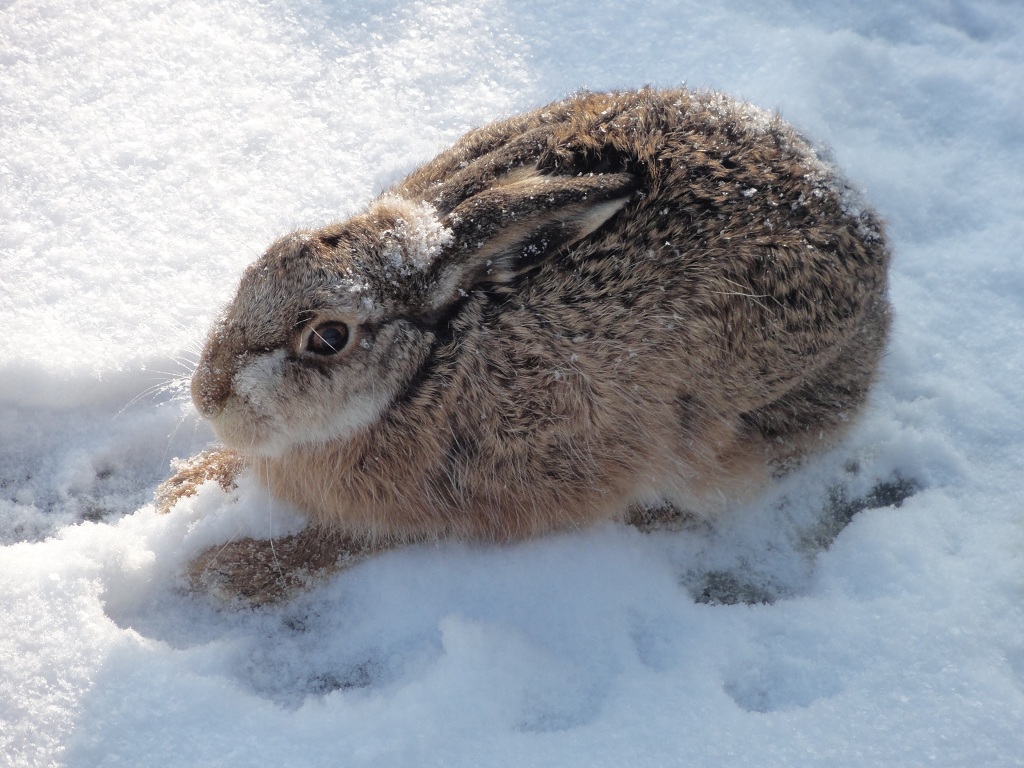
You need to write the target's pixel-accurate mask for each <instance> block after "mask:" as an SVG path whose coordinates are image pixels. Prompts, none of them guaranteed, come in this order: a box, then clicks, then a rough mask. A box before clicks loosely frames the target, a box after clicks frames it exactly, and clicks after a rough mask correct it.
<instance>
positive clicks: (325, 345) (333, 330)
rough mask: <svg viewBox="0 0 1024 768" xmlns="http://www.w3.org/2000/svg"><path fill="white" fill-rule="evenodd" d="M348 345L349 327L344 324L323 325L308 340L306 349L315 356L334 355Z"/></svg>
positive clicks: (315, 329)
mask: <svg viewBox="0 0 1024 768" xmlns="http://www.w3.org/2000/svg"><path fill="white" fill-rule="evenodd" d="M346 344H348V326H347V325H345V324H344V323H321V324H320V325H318V326H317V327H316V328H314V329H313V332H312V333H311V334H309V339H307V340H306V349H307V350H308V351H310V352H312V353H313V354H315V355H325V356H326V355H334V354H337V353H338V352H341V350H343V349H344V348H345V345H346Z"/></svg>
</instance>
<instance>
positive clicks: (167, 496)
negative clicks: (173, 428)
mask: <svg viewBox="0 0 1024 768" xmlns="http://www.w3.org/2000/svg"><path fill="white" fill-rule="evenodd" d="M244 466H245V464H244V462H243V461H242V457H241V456H240V455H238V454H237V453H235V452H234V451H229V450H227V449H226V448H221V449H219V450H214V451H203V452H202V453H199V454H196V455H195V456H193V457H192V458H190V459H185V460H183V461H175V462H174V464H173V468H174V475H173V476H172V477H170V478H169V479H167V480H165V481H164V482H162V483H161V484H160V485H159V486H157V489H156V494H155V496H154V499H153V502H154V504H155V505H156V509H157V512H160V513H161V514H163V513H165V512H168V511H169V510H170V509H171V507H173V506H174V505H175V504H176V503H177V501H178V499H181V498H183V497H185V496H193V495H195V493H196V491H197V490H198V489H199V486H201V485H202V484H203V483H205V482H206V481H207V480H216V481H217V482H218V483H220V487H221V488H223V489H224V490H225V491H229V490H231V489H232V488H234V487H235V478H236V477H237V476H238V474H239V473H240V472H241V471H242V469H243V468H244Z"/></svg>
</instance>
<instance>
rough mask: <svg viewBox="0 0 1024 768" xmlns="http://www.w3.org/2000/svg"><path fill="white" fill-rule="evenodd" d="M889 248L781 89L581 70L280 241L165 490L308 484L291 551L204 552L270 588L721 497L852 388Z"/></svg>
mask: <svg viewBox="0 0 1024 768" xmlns="http://www.w3.org/2000/svg"><path fill="white" fill-rule="evenodd" d="M888 261H889V251H888V248H887V246H886V242H885V238H884V235H883V231H882V226H881V224H880V222H879V221H878V219H877V218H876V217H875V215H874V214H873V213H872V212H871V211H870V209H868V208H867V207H865V206H864V205H862V204H861V203H859V202H858V200H857V198H856V196H855V195H854V194H853V193H852V192H851V191H850V189H849V187H848V186H847V185H846V183H845V182H844V181H843V180H842V178H841V177H840V176H839V175H838V174H837V173H836V172H835V170H834V169H833V168H831V167H830V166H829V165H828V164H827V163H826V162H824V161H823V160H822V159H821V158H820V157H819V155H818V154H817V153H816V152H815V150H814V149H812V147H811V146H810V145H809V144H808V143H807V141H805V140H804V139H803V138H801V137H800V136H799V135H798V134H797V133H796V132H794V130H793V129H792V128H791V127H789V126H788V125H787V124H786V123H784V122H783V121H782V120H781V119H779V118H778V117H776V116H773V115H771V114H769V113H766V112H764V111H762V110H760V109H756V108H754V107H751V106H749V105H746V104H742V103H739V102H737V101H734V100H731V99H729V98H728V97H726V96H723V95H721V94H718V93H696V92H691V91H687V90H683V89H677V90H654V89H644V90H639V91H628V92H616V93H581V94H578V95H575V96H573V97H571V98H568V99H565V100H563V101H559V102H555V103H553V104H549V105H548V106H545V107H542V108H541V109H538V110H535V111H533V112H530V113H528V114H524V115H520V116H516V117H512V118H509V119H506V120H501V121H498V122H496V123H493V124H490V125H487V126H484V127H482V128H479V129H477V130H474V131H471V132H470V133H468V134H466V135H465V136H463V137H462V138H461V139H459V140H458V141H457V142H456V143H455V145H454V146H453V147H452V148H451V149H448V150H446V151H444V152H442V153H441V154H440V155H438V156H437V157H436V158H434V159H433V160H431V161H430V162H429V163H427V164H426V165H424V166H422V167H420V168H418V169H416V170H415V171H413V172H412V173H411V174H410V175H409V176H408V177H407V178H406V179H404V180H403V181H401V182H399V183H398V184H396V185H394V186H393V187H392V188H391V189H389V190H387V191H386V192H385V193H384V194H382V195H381V196H380V197H379V198H377V199H376V200H374V201H373V202H372V203H371V204H370V205H369V206H368V207H367V208H366V210H365V212H363V213H360V214H358V215H356V216H353V217H352V218H350V219H348V220H347V221H342V222H338V223H335V224H330V225H328V226H325V227H323V228H321V229H318V230H309V231H300V232H296V233H293V234H290V235H287V236H286V237H284V238H282V239H280V240H278V241H277V242H276V243H274V244H273V245H271V246H270V248H269V250H268V251H267V252H266V254H264V255H263V256H262V257H261V258H260V259H258V260H257V261H256V262H255V263H254V264H253V265H251V266H250V267H249V268H248V269H247V270H246V271H245V274H244V275H243V277H242V280H241V284H240V286H239V288H238V292H237V295H236V297H235V298H234V300H233V302H232V303H231V304H230V306H229V307H228V309H227V310H226V312H225V313H224V316H223V318H222V319H221V320H220V321H219V322H218V323H217V324H216V325H215V327H214V328H213V330H212V331H211V333H210V335H209V338H208V341H207V342H206V348H205V350H204V352H203V354H202V358H201V360H200V362H199V364H198V367H197V369H196V371H195V374H194V377H193V380H192V397H193V400H194V402H195V405H196V407H197V408H198V410H199V412H200V413H201V414H202V415H203V416H204V417H205V418H207V419H209V421H210V422H211V424H212V425H213V428H214V430H215V431H216V434H217V435H218V437H219V438H220V440H221V441H222V442H223V444H224V448H222V449H219V450H215V451H212V452H209V453H204V454H201V455H200V456H198V457H196V458H195V459H193V460H192V461H190V462H187V463H185V464H183V465H181V466H180V467H179V472H178V474H177V475H176V476H175V477H174V478H172V479H171V480H169V481H168V482H167V483H166V484H165V485H164V486H163V487H162V488H161V490H160V491H159V494H158V496H159V503H160V504H161V505H162V506H164V507H167V506H169V505H170V504H171V503H173V501H174V500H175V499H176V498H178V497H180V496H182V495H186V494H188V493H191V492H193V491H194V489H195V487H196V486H197V485H198V484H199V483H200V482H202V481H204V480H206V479H209V478H217V479H220V480H221V482H222V483H224V484H228V483H230V482H231V479H232V478H233V477H234V475H235V474H236V473H238V472H239V471H241V470H243V469H245V470H248V471H251V472H254V473H255V474H256V475H257V476H258V478H259V479H260V481H261V482H262V483H263V484H264V485H265V486H266V488H267V489H268V491H269V492H270V493H271V494H273V495H274V496H276V497H279V498H281V499H284V500H287V501H288V502H291V503H292V504H294V505H295V506H297V507H298V508H299V509H300V510H302V511H304V512H305V513H306V514H307V515H308V517H309V522H310V526H309V528H308V530H307V531H305V532H304V533H302V534H299V535H298V536H294V537H290V538H288V539H284V540H279V541H276V542H275V545H276V546H275V548H274V550H273V552H271V550H270V549H269V545H268V543H267V542H258V541H252V540H246V541H244V542H235V543H233V544H232V545H229V547H228V548H226V549H225V548H217V549H216V550H211V551H210V552H209V553H207V554H206V555H203V556H201V557H200V558H199V559H198V560H197V561H196V562H195V563H194V564H193V573H192V575H193V581H194V582H204V583H205V584H206V587H207V588H213V589H220V590H221V591H222V592H223V593H225V594H239V595H244V596H247V597H249V598H251V599H256V600H262V599H269V598H272V597H275V596H278V595H279V594H281V593H282V592H283V591H287V590H288V589H289V588H290V587H291V586H292V585H294V584H296V583H299V582H300V581H301V578H300V575H301V574H303V573H305V572H307V571H317V570H321V569H325V568H326V569H330V568H332V567H335V566H336V565H337V564H338V563H339V562H340V560H343V559H344V556H345V555H346V554H347V555H349V556H352V555H359V554H365V553H366V552H370V551H373V550H374V549H376V548H379V547H383V546H390V545H393V544H395V543H401V542H408V541H415V540H423V539H433V538H438V537H458V538H461V539H469V540H476V541H512V540H518V539H523V538H526V537H531V536H536V535H538V534H543V533H545V532H548V531H553V530H560V529H570V528H575V527H578V526H582V525H586V524H589V523H593V522H596V521H600V520H608V519H625V518H627V517H628V516H630V515H637V514H639V515H640V516H641V517H642V516H643V514H642V512H638V510H643V509H650V508H656V507H659V506H661V507H665V506H671V507H674V508H676V509H679V510H685V511H686V512H688V513H691V514H697V515H707V514H711V513H713V512H714V511H715V510H716V509H718V508H720V507H721V506H722V505H723V504H726V503H728V500H730V499H735V498H741V497H743V496H745V495H748V494H749V493H750V492H751V491H752V490H754V489H756V488H757V487H758V486H759V485H760V484H761V483H763V482H764V481H765V480H766V479H767V478H768V477H770V475H771V474H772V473H773V472H775V471H778V470H779V469H780V468H784V467H785V466H788V465H790V464H791V463H792V462H793V461H795V460H796V459H798V458H799V457H800V456H801V455H803V454H805V453H807V452H808V451H811V450H814V449H817V448H819V447H820V446H825V445H828V444H830V443H831V442H833V441H835V440H836V439H837V437H839V436H840V435H841V434H842V432H843V430H844V428H845V427H846V426H847V425H848V424H849V423H850V421H851V419H852V417H853V416H854V415H855V414H856V413H857V412H858V409H859V408H860V407H861V406H862V404H863V403H864V401H865V397H866V394H867V392H868V390H869V387H870V386H871V384H872V382H873V380H874V379H875V377H876V373H877V369H878V364H879V360H880V357H881V355H882V353H883V349H884V346H885V343H886V337H887V331H888V328H889V316H890V309H889V303H888V300H887V296H886V294H887V277H886V274H887V266H888ZM339 559H340V560H339ZM218 585H219V586H218Z"/></svg>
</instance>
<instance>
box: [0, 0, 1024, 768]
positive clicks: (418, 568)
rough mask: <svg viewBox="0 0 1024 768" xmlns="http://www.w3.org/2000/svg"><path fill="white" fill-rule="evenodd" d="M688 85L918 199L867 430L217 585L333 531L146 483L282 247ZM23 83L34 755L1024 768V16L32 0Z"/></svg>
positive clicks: (12, 682) (15, 118)
mask: <svg viewBox="0 0 1024 768" xmlns="http://www.w3.org/2000/svg"><path fill="white" fill-rule="evenodd" d="M684 80H685V81H686V82H687V83H688V84H689V85H690V86H693V87H704V86H707V87H715V88H720V89H722V90H725V91H728V92H731V93H734V94H737V95H740V96H742V97H744V98H748V99H750V100H751V101H753V102H755V103H757V104H759V105H761V106H763V107H767V108H769V109H778V110H780V112H781V113H782V114H783V116H785V117H786V118H787V119H789V120H791V121H792V122H794V123H795V124H796V125H798V126H799V127H800V128H801V129H802V130H804V131H806V132H807V133H808V134H809V135H811V136H813V137H814V138H816V139H820V140H823V141H825V142H827V143H828V144H830V145H831V147H832V149H833V153H834V155H835V158H836V161H837V163H838V164H839V166H840V167H842V168H843V169H844V171H845V172H846V173H847V175H848V176H849V177H850V178H851V179H852V180H854V181H855V182H856V183H858V184H859V185H861V186H862V187H864V190H865V193H866V199H868V200H870V201H871V202H872V203H873V204H874V205H875V206H876V207H877V208H878V209H879V211H880V212H881V213H882V214H883V215H884V216H885V217H886V218H887V219H888V221H889V231H890V235H891V237H892V240H893V244H894V247H895V252H896V261H895V264H894V267H893V274H892V296H893V301H894V304H895V306H896V310H897V319H896V325H895V329H894V337H893V344H892V348H891V351H890V353H889V355H888V357H887V360H886V364H885V371H884V376H883V379H882V381H881V383H880V385H879V387H878V389H877V391H876V393H875V397H874V399H873V401H872V407H871V409H870V411H869V412H868V413H867V414H866V416H865V417H864V418H863V419H862V420H861V421H860V422H859V424H858V426H857V427H856V429H855V430H854V432H853V433H852V434H851V436H850V438H849V439H848V440H847V441H846V443H845V444H844V445H843V446H841V447H840V448H839V449H837V450H836V451H833V452H832V453H829V454H827V455H825V456H822V457H820V458H819V459H818V460H816V461H814V462H812V463H811V464H810V465H809V466H807V467H805V468H803V469H801V470H800V471H799V472H797V473H795V474H794V475H792V476H790V477H787V478H785V479H784V480H783V481H782V482H780V483H779V484H778V485H777V486H776V487H774V488H772V489H771V490H770V491H769V493H768V494H767V495H766V496H765V498H763V499H760V500H758V501H757V502H755V503H752V504H751V505H750V506H749V507H747V508H745V509H740V510H736V511H734V512H730V513H728V514H726V515H725V516H723V517H722V518H721V519H719V520H717V521H716V522H715V523H714V524H713V525H709V526H707V527H698V528H695V529H693V530H687V531H682V532H676V533H671V532H659V533H653V534H641V533H639V532H637V531H635V530H633V529H630V528H625V527H620V526H605V527H601V528H598V529H595V530H588V531H581V532H578V533H574V534H566V535H561V536H554V537H551V538H548V539H544V540H541V541H536V542H531V543H528V544H524V545H521V546H516V547H504V548H491V547H470V546H465V545H460V544H456V543H452V544H446V545H443V546H422V547H416V548H411V549H407V550H404V551H399V552H393V553H389V554H387V555H385V556H382V557H379V558H376V559H374V560H371V561H369V562H367V563H365V564H363V565H361V566H358V567H356V568H355V569H353V570H350V571H348V572H346V573H343V574H339V575H338V576H336V577H334V578H333V579H331V580H330V581H329V583H327V584H325V585H323V586H321V587H319V588H317V589H315V590H313V591H311V592H309V593H308V594H305V595H303V596H301V597H300V598H298V599H296V600H295V601H293V602H291V603H288V604H286V605H282V606H280V607H277V608H274V609H270V610H265V611H261V612H248V611H232V610H223V609H220V608H218V607H217V606H215V605H213V604H211V603H210V602H207V601H206V600H204V599H201V598H196V597H193V596H189V595H187V594H184V593H183V592H181V591H180V586H181V579H180V575H179V574H180V572H181V569H182V567H183V566H184V564H185V563H186V562H187V561H188V560H189V558H191V557H192V556H194V555H195V554H196V553H197V552H199V551H200V550H202V549H204V548H205V547H208V546H212V545H214V544H217V543H219V542H224V541H228V540H229V539H231V538H232V537H236V536H241V535H258V536H266V535H268V533H269V532H270V531H271V530H273V531H274V532H275V534H276V533H282V532H285V531H287V530H290V529H293V528H294V526H295V525H296V518H295V516H294V515H293V514H292V513H291V512H289V510H286V509H284V508H283V507H282V505H280V504H275V503H273V502H272V501H269V500H267V499H266V498H265V496H264V494H262V493H261V492H260V491H259V489H258V488H255V487H252V486H249V485H243V487H241V488H240V489H239V490H238V491H237V492H236V493H235V494H233V495H231V496H228V495H225V494H224V493H223V492H222V491H220V490H219V488H216V487H204V488H203V490H202V492H201V493H200V494H199V495H198V496H197V497H195V498H194V499H191V500H188V501H186V502H183V503H181V504H179V505H178V507H177V508H176V509H175V510H174V512H173V513H171V514H170V515H166V516H159V515H157V514H156V513H155V512H154V511H153V509H152V507H151V506H150V505H149V503H148V502H149V500H150V498H151V494H152V490H153V488H154V487H155V486H156V484H157V483H158V482H159V481H160V480H161V479H162V478H163V477H165V476H166V475H167V473H168V472H169V462H170V460H171V458H173V457H176V456H177V457H183V456H188V455H190V454H192V453H195V452H196V451H198V450H201V449H202V448H203V447H205V446H207V445H208V444H209V442H210V441H211V439H212V438H211V435H210V432H209V429H208V428H207V427H206V426H205V425H203V424H202V423H200V422H197V420H196V419H195V416H194V413H193V411H192V410H191V408H190V407H189V406H188V404H187V402H186V401H185V399H184V398H183V395H184V393H185V392H186V391H187V390H186V389H184V388H182V386H181V384H180V380H181V377H183V376H184V375H185V374H186V373H187V369H188V365H189V364H190V363H189V361H193V362H194V360H195V352H196V350H197V348H198V346H199V344H200V343H201V341H202V339H203V337H204V334H205V332H206V329H207V328H208V326H209V323H210V321H211V320H212V319H213V318H214V317H215V316H216V315H217V314H218V311H219V307H220V306H221V305H222V304H223V302H224V301H226V300H227V299H228V298H229V297H230V296H231V294H232V292H233V288H234V284H235V281H236V280H237V278H238V276H239V275H240V272H241V270H242V268H243V267H244V266H245V265H246V264H247V263H248V262H250V261H251V260H252V259H254V258H255V257H256V255H258V254H259V253H260V252H261V251H262V250H263V248H264V247H265V246H266V245H267V244H269V243H270V242H271V241H272V240H273V239H275V238H276V237H278V236H280V235H281V234H283V233H285V232H288V231H290V230H293V229H295V228H297V227H304V226H317V225H320V224H323V223H326V222H328V221H330V220H332V219H336V218H340V217H343V216H345V215H348V214H350V213H353V212H355V211H357V210H359V209H360V208H361V207H362V206H363V205H365V204H366V203H367V202H368V201H369V200H371V199H372V198H373V197H374V196H375V195H377V194H378V193H379V192H380V191H381V190H382V189H383V188H385V187H386V186H387V185H388V184H389V183H390V182H391V181H393V180H395V179H397V178H399V177H400V176H401V175H402V174H403V173H404V172H406V171H408V170H410V169H411V168H412V167H414V166H415V164H416V163H417V162H420V161H423V160H425V159H427V158H428V157H430V156H432V155H433V154H434V153H435V152H437V151H438V150H440V149H442V148H443V147H444V146H445V145H446V144H447V143H448V142H450V141H451V140H453V139H454V138H455V137H456V136H458V135H459V134H460V133H461V132H462V131H464V130H466V129H468V128H469V127H471V126H473V125H477V124H479V123H482V122H484V121H486V120H488V119H492V118H495V117H499V116H502V115H506V114H510V113H512V112H515V111H518V110H522V109H526V108H529V107H533V106H536V105H538V104H541V103H544V102H546V101H548V100H552V99H555V98H558V97H560V96H562V95H564V94H566V93H568V92H570V91H572V90H575V89H576V88H578V87H581V86H587V87H590V88H595V89H596V88H613V87H630V86H637V85H642V84H645V83H652V84H656V85H664V86H668V85H673V84H676V83H678V82H680V81H684ZM0 94H3V96H2V99H0V327H2V328H3V331H4V332H3V334H0V436H2V437H0V543H2V544H3V546H2V547H0V763H3V764H5V765H11V766H48V765H69V766H96V765H130V766H172V765H173V766H186V765H188V766H205V765H238V766H250V765H267V766H287V765H296V766H300V765H301V766H319V765H324V766H328V765H329V766H338V765H344V766H349V765H372V766H425V765H444V766H473V767H474V768H476V767H477V766H488V765H496V766H497V765H509V766H512V765H514V766H567V767H571V766H577V765H579V766H588V767H589V766H605V765H607V766H664V765H698V766H759V767H763V766H770V765H821V766H829V767H830V768H831V767H832V766H899V767H900V768H904V767H905V766H917V765H939V766H971V767H972V768H973V767H974V766H1012V765H1022V764H1024V609H1022V605H1024V525H1022V523H1024V394H1022V393H1024V387H1022V386H1021V379H1022V377H1024V343H1022V338H1024V268H1022V267H1024V259H1022V256H1024V247H1022V245H1021V243H1022V242H1024V226H1022V222H1024V174H1022V172H1021V168H1024V140H1022V137H1024V133H1022V130H1021V126H1022V125H1024V8H1022V7H1021V5H1020V4H1019V3H1017V2H1014V1H1013V0H1006V1H1003V2H1001V1H1000V0H973V1H972V2H970V3H967V2H959V1H957V0H951V1H950V2H937V1H936V2H918V3H910V2H892V0H866V2H862V3H857V4H841V3H835V4H824V3H811V2H806V1H805V0H789V1H788V2H779V3H761V2H756V1H755V0H741V1H740V2H722V1H720V0H710V1H707V0H705V1H703V2H685V1H682V0H649V2H645V3H642V4H641V3H637V4H632V3H630V4H626V3H616V2H610V0H567V1H566V2H563V3H558V4H554V3H547V2H541V0H525V1H524V2H517V3H513V2H511V1H510V0H505V1H504V2H502V1H501V0H449V1H448V2H444V3H442V2H438V1H436V0H378V1H377V2H371V1H370V0H367V1H366V2H353V3H342V2H340V0H333V1H329V0H324V1H323V2H318V1H317V0H267V1H265V2H255V1H252V0H224V1H218V2H214V1H213V0H192V1H191V2H186V3H180V2H179V3H170V2H167V1H166V0H107V1H106V2H103V3H94V2H87V0H66V2H60V3H58V2H55V1H54V0H22V1H21V2H17V3H7V4H5V5H4V6H3V8H2V9H0ZM151 388H152V392H151V393H150V394H147V395H146V396H144V397H141V398H138V399H136V397H137V396H138V395H139V394H140V393H143V392H146V391H147V390H150V389H151ZM879 484H883V485H882V490H883V491H885V490H886V489H888V490H889V491H902V493H895V492H894V493H889V494H888V495H886V494H885V493H879V494H876V495H875V496H874V497H872V496H871V493H872V489H873V488H875V487H876V486H878V485H879ZM886 484H887V485H886ZM915 489H916V492H914V493H912V494H911V495H909V497H908V498H906V499H905V501H903V503H902V505H901V506H899V507H895V506H892V505H887V502H888V501H892V500H894V499H895V498H897V497H899V496H902V495H906V493H907V492H909V491H910V490H915ZM857 499H867V500H868V502H871V503H867V504H866V507H867V508H865V509H864V510H863V511H860V512H859V513H858V514H856V515H853V517H852V521H851V522H850V523H849V525H846V526H845V527H843V525H842V519H845V518H846V517H849V513H850V512H851V511H852V510H853V509H854V508H855V506H856V505H854V506H851V503H852V502H853V501H855V500H857ZM861 506H865V505H864V504H861ZM837 517H838V518H842V519H841V520H839V521H838V522H837Z"/></svg>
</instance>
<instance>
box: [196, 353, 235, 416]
mask: <svg viewBox="0 0 1024 768" xmlns="http://www.w3.org/2000/svg"><path fill="white" fill-rule="evenodd" d="M231 379H232V371H231V370H227V366H224V365H221V364H220V361H218V360H217V359H212V360H210V359H206V358H204V359H203V360H201V361H200V362H199V365H198V367H197V368H196V371H195V373H194V374H192V402H193V403H194V404H195V406H196V409H197V410H198V411H199V413H201V414H202V415H203V416H204V417H206V418H207V419H212V418H214V417H216V416H217V415H219V414H220V412H221V411H223V410H224V405H225V403H226V402H227V399H228V396H229V395H230V394H231Z"/></svg>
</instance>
